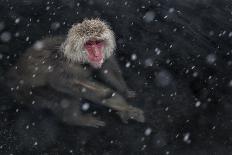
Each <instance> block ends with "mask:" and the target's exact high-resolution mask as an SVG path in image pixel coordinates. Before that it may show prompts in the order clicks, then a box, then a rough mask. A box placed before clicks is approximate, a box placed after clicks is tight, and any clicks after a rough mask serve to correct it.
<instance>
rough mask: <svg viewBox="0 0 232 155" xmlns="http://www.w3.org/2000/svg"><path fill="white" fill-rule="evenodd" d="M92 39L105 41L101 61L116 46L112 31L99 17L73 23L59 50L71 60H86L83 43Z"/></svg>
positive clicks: (82, 61) (111, 52) (108, 55)
mask: <svg viewBox="0 0 232 155" xmlns="http://www.w3.org/2000/svg"><path fill="white" fill-rule="evenodd" d="M92 39H95V40H102V41H104V42H105V47H104V54H103V55H104V57H103V61H104V60H105V59H107V58H109V57H110V56H111V55H112V54H113V52H114V50H115V48H116V43H115V37H114V33H113V31H112V30H111V28H110V27H109V25H107V24H106V23H105V22H103V21H101V20H100V19H90V20H87V19H86V20H84V21H83V22H82V23H78V24H75V25H73V26H72V28H71V29H70V30H69V32H68V35H67V38H66V40H65V42H64V43H63V44H62V46H61V50H62V52H63V53H64V55H65V56H66V57H67V58H68V59H69V60H71V61H73V62H81V63H84V62H88V57H87V51H86V50H85V49H84V44H85V43H86V42H87V41H89V40H92Z"/></svg>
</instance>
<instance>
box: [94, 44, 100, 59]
mask: <svg viewBox="0 0 232 155" xmlns="http://www.w3.org/2000/svg"><path fill="white" fill-rule="evenodd" d="M93 55H94V56H95V57H98V56H100V55H101V49H99V47H96V46H95V47H94V50H93Z"/></svg>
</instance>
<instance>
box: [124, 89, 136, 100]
mask: <svg viewBox="0 0 232 155" xmlns="http://www.w3.org/2000/svg"><path fill="white" fill-rule="evenodd" d="M126 96H127V97H128V98H135V97H136V92H135V91H133V90H127V91H126Z"/></svg>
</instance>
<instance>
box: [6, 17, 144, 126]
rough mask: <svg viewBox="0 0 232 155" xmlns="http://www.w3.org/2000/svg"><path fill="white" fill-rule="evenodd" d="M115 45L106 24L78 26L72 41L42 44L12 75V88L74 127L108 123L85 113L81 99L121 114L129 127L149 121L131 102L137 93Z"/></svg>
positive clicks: (22, 98)
mask: <svg viewBox="0 0 232 155" xmlns="http://www.w3.org/2000/svg"><path fill="white" fill-rule="evenodd" d="M115 47H116V43H115V37H114V33H113V31H112V30H111V29H110V27H109V26H108V25H107V24H106V23H105V22H103V21H101V20H99V19H91V20H84V21H83V22H82V23H78V24H75V25H73V26H72V28H71V29H70V30H69V32H68V35H67V37H53V38H47V39H44V40H41V41H37V42H36V43H35V44H34V45H33V46H32V47H31V48H29V49H28V50H27V51H26V52H25V53H24V55H23V56H22V57H21V58H20V59H19V61H18V63H17V64H16V65H15V66H14V67H12V68H11V69H10V71H9V72H8V73H7V75H6V79H7V81H8V82H7V84H8V86H9V87H11V89H12V91H13V92H14V94H15V95H16V97H17V98H18V99H19V100H20V101H24V102H27V103H25V104H30V105H34V106H35V105H37V106H40V107H44V108H47V109H50V110H51V111H52V112H53V113H54V114H55V115H57V116H58V117H59V118H60V119H61V120H62V121H64V122H66V123H68V124H71V125H81V126H92V127H99V126H104V125H105V123H104V122H103V121H101V120H99V119H98V118H95V117H93V116H91V115H88V114H82V113H81V111H80V99H86V100H89V101H91V102H94V103H97V104H101V105H103V106H106V107H109V108H111V109H113V110H115V111H116V113H117V114H118V115H119V116H120V118H121V119H122V121H123V122H125V123H127V121H128V119H134V120H137V121H139V122H144V120H145V118H144V115H143V111H142V110H140V109H139V108H136V107H133V106H131V105H128V103H127V101H126V100H125V98H126V96H130V95H133V93H131V91H129V90H128V88H127V86H126V83H125V81H124V79H123V78H122V75H121V71H120V69H119V66H118V64H117V62H116V60H115V58H114V56H113V52H114V50H115ZM95 73H96V75H97V76H98V79H99V80H96V79H95V76H93V74H95ZM123 96H124V97H123ZM26 98H27V99H28V98H30V99H31V101H30V103H28V102H29V100H26Z"/></svg>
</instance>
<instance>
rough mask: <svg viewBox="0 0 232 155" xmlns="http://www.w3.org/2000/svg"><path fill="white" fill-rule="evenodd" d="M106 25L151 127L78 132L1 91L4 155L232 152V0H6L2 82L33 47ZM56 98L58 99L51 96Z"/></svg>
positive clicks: (118, 125) (1, 10)
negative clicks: (90, 22)
mask: <svg viewBox="0 0 232 155" xmlns="http://www.w3.org/2000/svg"><path fill="white" fill-rule="evenodd" d="M91 17H100V18H101V19H104V20H106V21H107V22H108V23H109V24H110V25H111V26H112V28H113V30H114V31H115V34H116V37H117V46H118V47H117V51H116V52H117V56H118V60H119V63H120V66H121V68H122V70H123V75H124V78H125V79H126V81H127V83H128V85H129V86H130V87H131V88H132V89H134V90H136V91H137V94H138V96H137V98H136V99H134V100H133V101H132V103H131V104H134V105H136V106H138V107H141V108H142V109H143V110H144V111H145V115H146V119H147V121H146V123H144V124H141V123H137V122H135V121H130V122H129V124H123V123H122V122H121V121H120V119H119V118H118V117H117V115H115V114H114V113H112V112H111V113H110V112H108V111H107V110H105V109H101V108H98V107H96V109H98V111H99V112H98V113H99V116H101V117H102V119H103V120H105V121H106V123H107V126H106V127H103V128H99V129H95V128H84V127H73V126H68V125H65V124H62V123H61V122H59V121H58V120H57V119H56V118H55V117H54V116H53V115H52V114H51V113H50V112H49V111H44V110H35V111H31V110H29V109H27V108H26V107H20V106H19V105H17V104H16V103H15V101H14V98H13V97H12V96H11V95H10V93H9V92H8V91H6V88H5V87H4V85H3V84H2V85H1V91H0V154H1V155H2V154H3V155H10V154H14V155H18V154H19V155H21V154H42V155H50V154H51V155H53V154H54V155H60V154H61V155H63V154H65V155H66V154H75V155H76V154H84V155H86V154H87V155H89V154H99V155H111V154H132V155H135V154H152V155H153V154H155V155H156V154H157V155H185V154H188V155H196V154H198V155H229V154H232V94H231V93H232V74H231V71H232V2H231V1H230V0H185V1H182V0H144V1H140V0H127V1H125V0H80V1H75V0H1V1H0V76H1V77H3V76H4V73H5V72H6V71H7V70H8V69H9V68H10V67H11V66H12V65H13V64H14V63H15V61H16V60H17V59H18V58H19V57H20V55H21V54H23V52H24V51H25V49H26V48H28V47H29V46H31V44H33V43H34V42H35V41H36V40H38V39H41V38H43V37H45V36H50V35H59V34H66V32H67V30H68V29H69V28H70V27H71V25H72V24H73V23H76V22H80V21H82V19H83V18H91ZM48 95H49V94H48Z"/></svg>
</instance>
